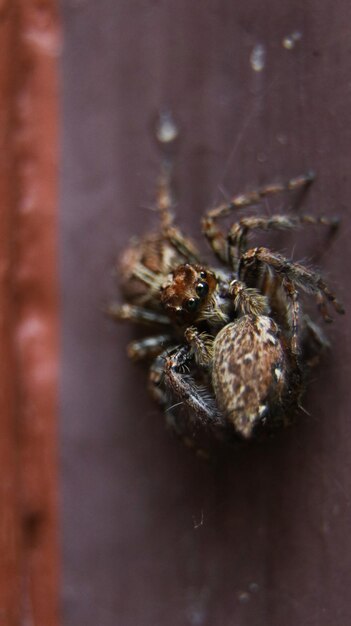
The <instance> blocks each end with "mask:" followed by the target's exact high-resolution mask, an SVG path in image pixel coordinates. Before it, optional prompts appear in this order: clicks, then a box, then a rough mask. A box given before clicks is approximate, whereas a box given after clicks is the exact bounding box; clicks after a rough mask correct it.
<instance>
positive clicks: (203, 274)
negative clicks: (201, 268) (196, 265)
mask: <svg viewBox="0 0 351 626" xmlns="http://www.w3.org/2000/svg"><path fill="white" fill-rule="evenodd" d="M200 278H202V280H205V279H206V278H207V272H200Z"/></svg>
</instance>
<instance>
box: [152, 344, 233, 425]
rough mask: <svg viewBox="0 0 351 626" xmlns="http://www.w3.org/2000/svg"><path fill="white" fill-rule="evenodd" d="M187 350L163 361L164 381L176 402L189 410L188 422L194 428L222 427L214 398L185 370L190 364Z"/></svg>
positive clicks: (182, 350) (181, 350) (177, 352)
mask: <svg viewBox="0 0 351 626" xmlns="http://www.w3.org/2000/svg"><path fill="white" fill-rule="evenodd" d="M191 360H192V355H191V352H190V351H189V348H188V347H187V346H186V347H184V346H180V347H179V349H178V350H177V351H176V352H175V353H173V354H171V355H168V356H167V357H166V359H165V366H164V381H165V385H166V387H167V388H168V389H169V391H170V392H171V394H172V396H173V397H174V398H175V400H176V401H178V402H182V403H183V405H184V406H185V407H186V408H188V409H189V421H191V424H192V426H193V427H194V428H197V427H198V428H200V429H203V428H213V427H219V426H223V425H224V419H223V416H222V415H221V413H220V412H219V410H218V409H217V408H216V405H215V401H214V398H212V397H211V396H210V393H209V391H208V390H207V389H205V388H202V387H200V386H198V385H197V384H196V382H195V380H194V379H193V378H192V377H191V375H190V374H186V373H185V368H186V367H187V365H188V364H189V362H191Z"/></svg>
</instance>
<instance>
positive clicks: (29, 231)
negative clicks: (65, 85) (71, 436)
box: [0, 0, 60, 626]
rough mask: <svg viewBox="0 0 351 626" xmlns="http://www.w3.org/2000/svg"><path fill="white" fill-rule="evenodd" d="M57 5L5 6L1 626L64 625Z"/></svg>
mask: <svg viewBox="0 0 351 626" xmlns="http://www.w3.org/2000/svg"><path fill="white" fill-rule="evenodd" d="M59 51H60V38H59V28H58V16H57V12H56V4H55V2H54V1H53V0H46V1H42V2H40V3H39V2H36V1H31V0H28V1H27V0H23V1H21V0H18V1H13V2H0V194H1V202H0V347H1V358H0V415H1V419H0V555H1V556H0V623H1V624H4V626H19V624H33V625H35V626H55V625H56V624H57V618H58V600H57V594H58V546H57V539H58V538H57V428H56V417H57V411H56V409H57V364H58V319H57V317H58V307H57V301H58V298H57V262H56V251H57V246H56V225H57V222H56V201H57V160H58V155H57V99H58V89H57V58H58V55H59Z"/></svg>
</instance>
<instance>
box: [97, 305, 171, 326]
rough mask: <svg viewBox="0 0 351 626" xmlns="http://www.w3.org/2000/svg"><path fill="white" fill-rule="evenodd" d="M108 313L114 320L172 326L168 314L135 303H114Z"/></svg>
mask: <svg viewBox="0 0 351 626" xmlns="http://www.w3.org/2000/svg"><path fill="white" fill-rule="evenodd" d="M106 313H107V314H108V315H109V316H110V317H112V319H114V320H118V321H128V322H134V323H135V324H146V325H148V326H149V325H154V324H158V325H161V326H170V323H171V322H170V320H169V318H168V317H166V315H162V314H161V313H157V312H156V311H153V310H151V309H146V308H143V307H140V306H135V305H133V304H122V305H120V304H114V303H112V304H111V305H110V306H109V307H108V309H107V311H106Z"/></svg>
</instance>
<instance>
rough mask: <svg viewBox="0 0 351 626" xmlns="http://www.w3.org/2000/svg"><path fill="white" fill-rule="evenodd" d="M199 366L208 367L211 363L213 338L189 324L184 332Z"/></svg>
mask: <svg viewBox="0 0 351 626" xmlns="http://www.w3.org/2000/svg"><path fill="white" fill-rule="evenodd" d="M184 337H185V340H186V341H187V343H188V344H189V346H190V348H191V352H192V354H193V356H194V359H195V362H196V363H197V365H198V366H199V367H202V368H204V369H208V368H209V367H210V366H211V363H212V357H213V344H214V338H213V337H211V335H208V334H207V333H205V332H202V333H199V331H198V330H197V328H195V326H189V328H187V329H186V331H185V333H184Z"/></svg>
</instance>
